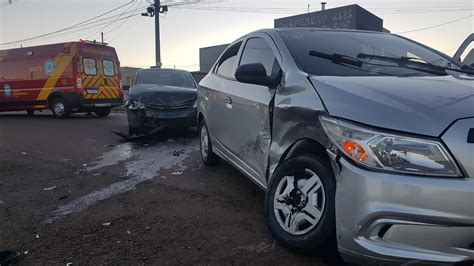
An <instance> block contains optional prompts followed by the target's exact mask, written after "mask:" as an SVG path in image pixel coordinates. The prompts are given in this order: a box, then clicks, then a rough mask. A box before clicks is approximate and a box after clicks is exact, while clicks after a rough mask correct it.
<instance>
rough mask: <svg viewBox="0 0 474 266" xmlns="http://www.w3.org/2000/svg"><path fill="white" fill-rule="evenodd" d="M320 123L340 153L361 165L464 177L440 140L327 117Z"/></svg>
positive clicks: (423, 173) (396, 170)
mask: <svg viewBox="0 0 474 266" xmlns="http://www.w3.org/2000/svg"><path fill="white" fill-rule="evenodd" d="M320 121H321V124H322V126H323V128H324V131H325V132H326V134H327V135H328V137H329V139H330V140H331V142H332V143H333V144H334V145H335V146H336V147H337V148H338V150H340V151H341V152H342V153H343V154H344V155H346V156H347V157H349V158H350V159H352V161H354V162H355V163H357V164H359V165H362V166H365V167H368V168H371V169H376V170H384V171H391V172H398V173H409V174H419V175H435V176H453V177H454V176H461V173H460V171H459V169H458V167H457V166H456V163H455V162H454V160H453V158H452V157H451V156H450V154H449V152H448V151H447V150H446V148H445V147H444V145H443V144H442V143H441V142H439V141H434V140H425V139H421V138H420V139H418V138H413V137H407V136H402V135H396V134H387V133H384V132H378V131H375V130H371V129H367V128H364V127H361V126H358V125H355V124H352V123H349V122H345V121H342V120H338V119H333V118H329V117H324V116H321V117H320Z"/></svg>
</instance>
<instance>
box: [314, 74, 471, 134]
mask: <svg viewBox="0 0 474 266" xmlns="http://www.w3.org/2000/svg"><path fill="white" fill-rule="evenodd" d="M310 80H311V81H312V83H313V85H314V86H315V88H316V90H317V92H318V93H319V95H320V97H321V99H322V101H323V102H324V105H325V106H326V108H327V111H328V112H329V114H330V115H332V116H336V117H341V118H346V119H350V120H353V121H357V122H360V123H364V124H368V125H372V126H377V127H381V128H387V129H394V130H399V131H405V132H410V133H417V134H423V135H428V136H439V135H441V134H442V132H443V131H444V130H445V129H446V128H447V127H448V126H449V125H450V124H451V123H453V122H454V121H455V120H457V119H460V118H467V117H474V79H467V78H461V77H454V76H450V75H449V76H434V77H386V76H383V77H326V76H324V77H321V76H319V77H311V78H310ZM473 127H474V125H473Z"/></svg>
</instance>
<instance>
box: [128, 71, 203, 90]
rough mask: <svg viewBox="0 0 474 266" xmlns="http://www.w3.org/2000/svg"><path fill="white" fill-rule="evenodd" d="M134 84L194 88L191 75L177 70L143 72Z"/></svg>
mask: <svg viewBox="0 0 474 266" xmlns="http://www.w3.org/2000/svg"><path fill="white" fill-rule="evenodd" d="M136 84H155V85H163V86H175V87H183V88H196V83H195V82H194V79H193V78H192V76H191V74H190V73H188V72H185V71H178V70H145V71H140V73H139V74H138V77H137V81H136Z"/></svg>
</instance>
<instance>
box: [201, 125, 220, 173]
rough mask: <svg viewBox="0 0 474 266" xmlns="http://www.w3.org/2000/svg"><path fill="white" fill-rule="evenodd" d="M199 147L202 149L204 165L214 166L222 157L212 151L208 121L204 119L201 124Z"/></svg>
mask: <svg viewBox="0 0 474 266" xmlns="http://www.w3.org/2000/svg"><path fill="white" fill-rule="evenodd" d="M199 144H200V145H199V147H200V150H201V158H202V161H203V163H204V165H207V166H214V165H217V164H219V161H220V158H219V156H217V155H216V154H215V153H214V152H213V151H212V143H211V138H210V136H209V130H208V129H207V125H206V122H205V121H204V120H203V121H202V122H201V124H200V125H199Z"/></svg>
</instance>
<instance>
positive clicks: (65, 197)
mask: <svg viewBox="0 0 474 266" xmlns="http://www.w3.org/2000/svg"><path fill="white" fill-rule="evenodd" d="M67 198H69V196H68V195H66V196H62V197H59V200H65V199H67Z"/></svg>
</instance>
